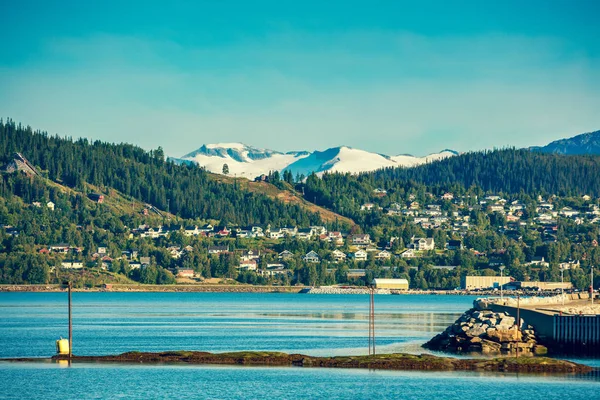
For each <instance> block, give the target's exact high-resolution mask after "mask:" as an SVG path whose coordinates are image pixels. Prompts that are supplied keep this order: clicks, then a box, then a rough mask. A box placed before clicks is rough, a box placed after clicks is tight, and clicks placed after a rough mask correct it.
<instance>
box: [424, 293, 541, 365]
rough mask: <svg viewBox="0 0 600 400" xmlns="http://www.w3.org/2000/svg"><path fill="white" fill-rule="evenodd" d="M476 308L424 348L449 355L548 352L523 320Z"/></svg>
mask: <svg viewBox="0 0 600 400" xmlns="http://www.w3.org/2000/svg"><path fill="white" fill-rule="evenodd" d="M474 303H475V307H474V308H472V309H470V310H469V311H467V312H465V313H464V314H463V315H461V316H460V318H458V319H457V320H456V322H454V323H453V324H452V325H450V326H449V327H448V328H446V330H445V331H444V332H442V333H440V334H439V335H436V336H435V337H434V338H433V339H431V340H430V341H429V342H427V343H425V344H424V345H423V347H425V348H427V349H430V350H437V351H444V352H449V353H471V354H478V353H479V354H486V355H502V354H515V353H516V352H517V351H518V352H519V353H520V354H529V355H542V354H546V353H547V352H548V349H547V348H546V347H544V346H543V345H541V344H540V343H539V342H538V337H537V334H536V332H535V330H534V329H533V327H532V326H530V325H526V324H525V322H524V321H523V319H521V320H520V321H518V323H517V321H516V320H515V318H514V317H511V316H510V315H508V314H506V313H504V312H499V313H498V312H494V311H491V310H487V309H480V308H479V307H478V306H479V305H480V304H481V303H480V302H478V301H477V300H476V301H475V302H474Z"/></svg>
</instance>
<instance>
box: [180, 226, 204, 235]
mask: <svg viewBox="0 0 600 400" xmlns="http://www.w3.org/2000/svg"><path fill="white" fill-rule="evenodd" d="M183 234H184V235H185V236H198V235H199V234H200V229H198V226H197V225H188V226H186V227H185V229H184V231H183Z"/></svg>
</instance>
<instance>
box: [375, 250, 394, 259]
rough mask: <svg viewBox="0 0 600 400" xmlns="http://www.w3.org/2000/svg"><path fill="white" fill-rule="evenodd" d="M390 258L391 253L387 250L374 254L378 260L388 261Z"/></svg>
mask: <svg viewBox="0 0 600 400" xmlns="http://www.w3.org/2000/svg"><path fill="white" fill-rule="evenodd" d="M391 256H392V253H390V252H389V251H387V250H382V251H380V252H378V253H377V254H375V258H376V259H378V260H389V259H390V257H391Z"/></svg>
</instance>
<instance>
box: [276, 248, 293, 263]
mask: <svg viewBox="0 0 600 400" xmlns="http://www.w3.org/2000/svg"><path fill="white" fill-rule="evenodd" d="M277 258H279V259H280V260H283V261H287V260H290V259H292V258H294V253H292V252H291V251H288V250H284V251H282V252H281V253H279V255H278V256H277Z"/></svg>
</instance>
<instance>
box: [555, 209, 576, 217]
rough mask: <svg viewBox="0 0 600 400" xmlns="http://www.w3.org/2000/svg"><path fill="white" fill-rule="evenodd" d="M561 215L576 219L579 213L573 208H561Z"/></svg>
mask: <svg viewBox="0 0 600 400" xmlns="http://www.w3.org/2000/svg"><path fill="white" fill-rule="evenodd" d="M559 214H560V215H562V216H563V217H567V218H570V217H574V216H575V215H579V211H575V210H573V209H572V208H571V207H563V208H561V210H560V212H559Z"/></svg>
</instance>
